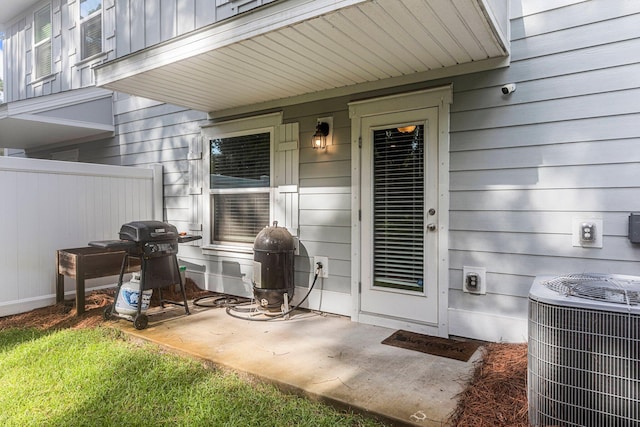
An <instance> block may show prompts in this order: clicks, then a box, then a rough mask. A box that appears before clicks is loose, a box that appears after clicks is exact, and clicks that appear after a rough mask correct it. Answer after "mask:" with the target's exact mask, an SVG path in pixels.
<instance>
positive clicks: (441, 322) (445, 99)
mask: <svg viewBox="0 0 640 427" xmlns="http://www.w3.org/2000/svg"><path fill="white" fill-rule="evenodd" d="M452 102H453V86H452V85H451V84H449V85H446V86H440V87H437V88H432V89H424V90H420V91H414V92H406V93H401V94H396V95H391V96H384V97H379V98H373V99H367V100H363V101H354V102H350V103H348V106H349V118H350V119H351V300H352V307H351V320H353V321H355V322H360V323H369V324H376V325H379V326H385V327H392V328H402V329H409V330H413V331H416V332H422V333H428V334H430V335H438V336H441V337H448V335H449V321H448V308H449V121H450V120H449V115H450V105H451V103H452ZM431 107H437V108H438V210H439V213H438V262H437V263H436V264H437V268H438V274H437V276H438V324H437V326H436V327H434V325H423V324H419V323H410V322H408V321H407V320H402V319H391V318H384V317H382V316H380V317H376V316H371V315H364V314H362V313H361V312H360V288H361V280H362V279H361V265H362V248H361V244H362V243H361V242H362V240H361V237H362V223H361V221H360V215H361V213H360V212H361V209H362V200H361V185H360V175H361V173H362V158H361V135H360V131H361V120H362V118H363V117H368V116H376V115H384V114H388V113H398V112H402V111H410V110H416V109H423V108H431Z"/></svg>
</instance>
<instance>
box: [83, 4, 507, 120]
mask: <svg viewBox="0 0 640 427" xmlns="http://www.w3.org/2000/svg"><path fill="white" fill-rule="evenodd" d="M495 5H499V7H498V10H494V9H493V8H492V7H493V6H495ZM506 10H507V7H506V0H450V1H449V0H447V1H443V0H282V1H277V2H274V3H271V4H269V5H266V6H263V7H260V8H257V9H254V10H253V11H251V12H249V13H245V14H242V15H240V16H238V17H237V18H236V19H232V20H227V21H223V22H221V23H217V24H214V25H211V26H208V27H205V28H202V29H199V30H196V31H193V32H191V33H188V34H186V35H184V36H180V37H176V38H173V39H171V40H169V41H167V42H164V43H161V44H158V45H155V46H152V47H150V48H147V49H144V50H141V51H138V52H135V53H133V54H130V55H127V56H125V57H122V58H119V59H117V60H114V61H110V62H108V63H106V64H104V65H102V66H99V67H97V68H96V71H95V73H96V84H97V85H98V86H101V87H105V88H109V89H112V90H116V91H120V92H125V93H130V94H133V95H138V96H142V97H146V98H151V99H156V100H160V101H165V102H170V103H173V104H177V105H183V106H186V107H190V108H193V109H196V110H201V111H207V112H220V111H224V110H230V109H238V108H239V107H247V106H252V107H251V108H257V107H259V106H260V105H265V106H267V105H268V104H269V103H271V104H273V103H274V102H275V101H280V102H282V100H284V99H295V98H297V99H301V98H304V99H313V98H314V96H315V97H319V96H320V94H321V93H324V94H325V96H326V94H327V91H330V92H329V93H331V91H333V92H337V91H340V90H342V91H345V90H347V91H348V90H349V89H348V88H351V90H353V88H362V87H363V86H366V87H371V88H374V87H375V85H376V84H387V85H388V84H389V83H388V82H389V81H390V80H388V79H396V80H397V81H398V82H399V83H398V84H402V83H406V82H411V81H412V80H413V81H418V79H423V78H424V76H425V73H429V72H433V71H436V70H454V69H455V67H456V66H460V65H461V64H465V65H475V64H478V65H480V68H482V65H481V64H485V65H484V68H485V69H486V68H493V67H495V66H496V64H498V63H499V64H501V65H503V64H504V63H505V58H507V57H508V53H509V52H508V43H507V42H506V40H507V37H506V34H505V33H504V32H505V31H506V29H508V17H507V16H506V15H507V13H506ZM450 67H453V68H450ZM476 68H477V67H476ZM476 68H472V67H467V68H466V70H467V72H468V71H470V70H473V71H475V70H476ZM454 73H455V72H454V71H450V72H449V74H454ZM391 81H393V80H391ZM382 82H386V83H382ZM367 85H368V86H367ZM257 104H259V105H257Z"/></svg>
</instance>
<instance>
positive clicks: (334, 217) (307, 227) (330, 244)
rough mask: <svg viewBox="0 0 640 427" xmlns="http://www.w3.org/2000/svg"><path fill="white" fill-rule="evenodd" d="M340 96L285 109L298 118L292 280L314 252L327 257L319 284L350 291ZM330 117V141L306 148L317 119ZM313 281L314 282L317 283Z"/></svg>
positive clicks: (306, 270)
mask: <svg viewBox="0 0 640 427" xmlns="http://www.w3.org/2000/svg"><path fill="white" fill-rule="evenodd" d="M346 106H347V104H346V101H345V100H344V99H333V100H328V101H324V102H319V103H313V104H308V105H303V106H297V107H295V108H291V109H287V110H285V120H286V121H296V122H299V123H300V204H299V207H300V212H299V226H300V257H298V260H297V261H296V283H297V284H298V285H299V286H304V284H305V283H307V282H309V281H310V279H311V278H310V275H311V274H312V273H313V271H314V268H315V266H314V265H313V257H314V256H326V257H328V258H329V278H327V279H324V280H323V281H322V289H323V290H328V291H334V292H339V293H345V294H348V293H350V292H351V144H350V139H351V136H350V135H351V133H350V132H351V130H350V121H349V116H348V111H347V110H346ZM321 117H333V128H332V129H331V133H332V135H333V140H332V144H331V145H329V146H328V147H327V149H326V150H325V151H322V150H314V149H313V148H311V135H312V134H313V132H315V126H316V123H317V119H318V118H321ZM316 286H318V284H317V285H316Z"/></svg>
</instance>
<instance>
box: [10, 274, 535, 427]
mask: <svg viewBox="0 0 640 427" xmlns="http://www.w3.org/2000/svg"><path fill="white" fill-rule="evenodd" d="M185 290H186V292H187V299H189V300H192V299H194V298H198V297H200V296H205V295H211V294H213V293H212V292H209V291H203V290H202V289H200V288H198V286H197V285H196V284H195V283H194V282H193V281H192V280H190V279H188V278H187V281H186V284H185ZM154 294H155V293H154ZM114 295H115V289H106V290H102V291H94V292H92V293H90V294H88V295H87V296H86V298H85V304H86V305H85V312H84V313H82V314H81V315H80V316H76V310H75V308H73V307H72V306H73V302H72V301H70V302H64V303H59V304H56V305H53V306H50V307H44V308H39V309H36V310H32V311H29V312H27V313H21V314H16V315H12V316H7V317H0V330H3V329H9V328H36V329H42V330H57V329H67V328H72V329H80V328H92V327H96V326H99V325H101V324H102V323H103V322H104V320H103V316H102V313H103V311H104V307H106V306H107V305H108V304H112V303H113V297H114ZM163 297H164V298H165V299H170V300H178V301H179V300H181V299H182V297H181V296H180V295H179V294H178V293H174V292H171V291H170V290H164V291H163ZM157 304H158V301H157V300H155V298H152V301H151V305H152V306H154V305H157ZM483 353H484V354H483V357H482V358H481V359H480V360H479V361H478V362H476V366H475V369H474V373H473V376H472V378H471V380H470V383H469V385H468V386H467V388H466V389H465V390H464V391H463V392H462V393H461V394H460V402H459V404H458V407H457V409H456V411H455V412H454V414H453V415H452V417H451V419H450V425H451V426H452V427H527V426H528V425H529V424H528V422H527V387H526V379H527V345H526V344H498V343H492V344H488V345H486V346H484V347H483Z"/></svg>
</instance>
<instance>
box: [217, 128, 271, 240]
mask: <svg viewBox="0 0 640 427" xmlns="http://www.w3.org/2000/svg"><path fill="white" fill-rule="evenodd" d="M208 148H209V158H210V166H209V171H210V173H209V180H210V181H209V191H210V206H211V224H212V226H211V236H210V237H211V242H214V243H253V241H254V239H255V237H256V235H257V234H258V233H259V232H260V230H262V229H263V228H264V227H265V226H267V225H269V216H270V187H271V133H270V132H259V133H249V134H246V135H236V136H228V137H221V138H213V139H210V140H209V141H208Z"/></svg>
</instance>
